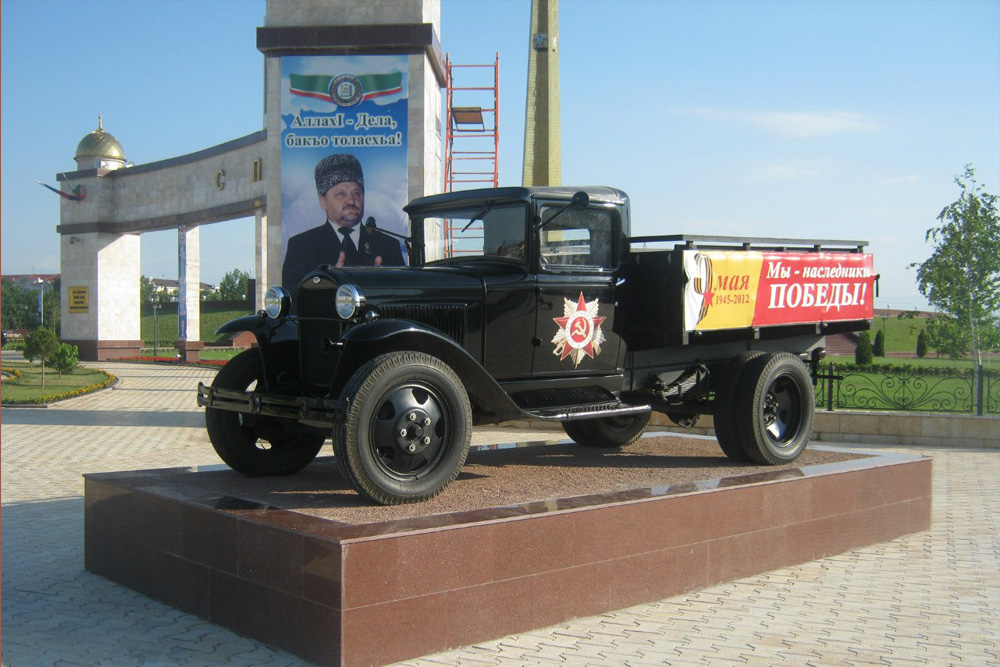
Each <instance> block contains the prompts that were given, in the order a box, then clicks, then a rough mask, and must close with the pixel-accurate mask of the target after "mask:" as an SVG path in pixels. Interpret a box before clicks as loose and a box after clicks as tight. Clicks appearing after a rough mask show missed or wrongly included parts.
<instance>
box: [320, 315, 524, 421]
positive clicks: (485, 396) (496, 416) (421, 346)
mask: <svg viewBox="0 0 1000 667" xmlns="http://www.w3.org/2000/svg"><path fill="white" fill-rule="evenodd" d="M340 342H341V343H342V344H343V349H342V351H341V355H340V361H339V363H338V364H337V370H336V373H335V374H334V378H333V387H332V388H333V389H334V390H335V392H337V393H339V391H340V389H341V388H342V387H343V386H344V385H345V384H347V382H348V380H350V379H351V376H353V375H354V373H355V372H357V370H358V369H359V368H360V367H361V366H362V365H364V364H365V363H366V362H367V361H368V360H369V359H373V358H374V357H377V356H378V355H380V354H386V353H388V352H404V351H413V352H423V353H425V354H429V355H431V356H433V357H437V358H438V359H440V360H441V361H443V362H445V363H446V364H448V366H449V367H451V369H452V370H453V371H455V373H456V375H458V377H459V378H460V379H461V380H462V383H463V384H464V385H465V389H466V392H467V393H468V394H469V400H470V401H471V402H472V405H473V407H474V408H475V412H476V413H477V414H476V416H477V420H476V423H483V422H489V421H506V420H508V419H516V418H518V417H520V416H523V415H522V412H521V410H520V409H519V408H518V407H517V406H516V405H515V404H514V402H513V401H512V400H511V399H510V397H509V396H508V395H507V392H505V391H504V390H503V388H502V387H501V386H500V385H499V384H497V382H496V380H494V379H493V376H492V375H490V374H489V372H487V370H486V369H485V368H483V366H482V365H481V364H480V363H479V362H478V361H476V359H475V358H473V357H472V355H470V354H469V353H468V351H466V350H465V348H463V347H462V346H461V345H459V344H458V343H456V342H455V341H454V340H452V339H451V338H449V337H447V336H445V335H444V334H442V333H441V332H440V331H437V330H436V329H431V328H429V327H425V326H423V325H421V324H418V323H415V322H410V321H407V320H395V319H388V320H375V321H373V322H367V323H365V324H360V325H358V326H355V327H353V328H351V329H349V330H348V331H347V332H346V333H345V334H344V336H343V337H342V338H341V340H340Z"/></svg>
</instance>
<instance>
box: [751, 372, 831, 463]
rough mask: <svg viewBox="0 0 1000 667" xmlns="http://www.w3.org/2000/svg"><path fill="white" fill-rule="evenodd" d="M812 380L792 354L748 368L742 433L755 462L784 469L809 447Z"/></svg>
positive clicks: (811, 423) (811, 414) (812, 402)
mask: <svg viewBox="0 0 1000 667" xmlns="http://www.w3.org/2000/svg"><path fill="white" fill-rule="evenodd" d="M814 401H815V399H814V397H813V385H812V379H811V378H810V377H809V371H808V370H806V367H805V364H803V363H802V361H800V360H799V358H798V357H796V356H795V355H792V354H787V353H779V354H767V355H764V356H763V357H760V358H758V359H755V360H753V361H752V362H750V363H749V364H748V365H747V368H746V370H745V371H744V374H743V377H742V379H741V381H740V396H739V398H738V401H737V410H736V428H737V432H738V434H739V438H740V441H741V442H742V444H743V448H744V450H745V451H746V453H747V455H748V456H749V457H750V459H751V460H752V461H753V462H755V463H759V464H762V465H781V464H782V463H790V462H792V461H794V460H795V459H797V458H798V457H799V455H800V454H801V453H802V452H803V451H804V450H805V448H806V445H807V444H808V443H809V436H810V434H811V432H812V425H813V412H814V410H815V406H814Z"/></svg>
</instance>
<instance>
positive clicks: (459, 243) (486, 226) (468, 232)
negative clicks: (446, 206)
mask: <svg viewBox="0 0 1000 667" xmlns="http://www.w3.org/2000/svg"><path fill="white" fill-rule="evenodd" d="M423 225H424V252H425V258H426V259H425V261H427V262H436V261H442V260H449V259H474V258H484V257H485V258H490V259H496V258H502V259H505V260H509V261H516V262H521V263H525V262H527V259H526V254H525V249H524V240H525V234H526V229H527V207H526V206H525V205H524V204H522V203H517V204H496V205H493V206H489V205H483V204H480V205H478V206H474V207H470V208H468V209H461V210H455V211H448V212H447V213H442V214H440V215H428V216H425V217H424V218H423Z"/></svg>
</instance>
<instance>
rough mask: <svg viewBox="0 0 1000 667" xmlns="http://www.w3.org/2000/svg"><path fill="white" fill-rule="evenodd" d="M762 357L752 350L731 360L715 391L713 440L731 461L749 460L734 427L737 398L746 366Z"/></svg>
mask: <svg viewBox="0 0 1000 667" xmlns="http://www.w3.org/2000/svg"><path fill="white" fill-rule="evenodd" d="M763 355H764V353H763V352H760V351H758V350H753V351H750V352H744V353H742V354H740V355H739V356H737V357H735V358H733V359H732V361H730V362H729V365H728V366H726V367H725V368H724V370H723V371H722V377H721V381H720V382H719V383H718V386H717V387H716V389H715V404H714V408H715V409H714V411H713V413H712V421H713V422H714V423H715V439H716V440H718V441H719V448H720V449H722V453H723V454H725V455H726V457H728V458H729V459H730V460H731V461H737V462H739V463H745V462H746V461H749V460H750V455H749V454H748V453H747V452H746V450H745V449H744V448H743V443H742V442H741V441H740V435H739V433H738V431H737V427H736V412H737V398H738V396H739V388H740V382H741V380H742V378H743V374H744V371H745V370H746V368H747V364H749V363H750V362H751V361H753V360H754V359H757V358H759V357H761V356H763Z"/></svg>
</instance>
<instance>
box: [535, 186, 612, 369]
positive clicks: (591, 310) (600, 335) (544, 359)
mask: <svg viewBox="0 0 1000 667" xmlns="http://www.w3.org/2000/svg"><path fill="white" fill-rule="evenodd" d="M565 206H566V205H565V203H564V202H561V203H553V204H551V205H547V204H544V203H543V204H541V205H540V207H539V215H540V217H541V224H540V227H539V228H538V229H537V231H536V242H537V243H538V248H539V254H538V263H539V266H538V287H537V293H538V316H537V319H536V324H535V340H536V344H537V347H536V348H535V352H534V360H533V363H532V375H533V376H534V377H535V378H540V377H541V378H544V377H546V376H551V377H553V378H554V377H567V376H569V377H576V376H579V377H584V376H594V375H610V374H615V373H618V372H619V370H618V369H619V365H620V357H621V356H622V354H621V353H623V352H624V350H623V348H622V341H621V338H620V336H619V330H620V326H619V323H617V322H616V321H615V311H616V307H615V303H616V301H617V298H618V295H617V294H616V290H617V289H618V287H617V286H616V284H615V282H616V274H617V268H618V263H619V258H620V256H621V254H620V252H619V249H618V247H617V245H618V243H620V240H619V238H618V237H619V234H618V233H616V230H618V229H620V228H621V219H620V212H619V210H618V208H617V207H615V206H599V205H591V206H590V207H589V208H586V209H568V210H563V209H565ZM560 210H563V212H562V213H560V214H559V215H558V217H554V216H555V215H556V213H558V212H559V211H560ZM549 220H551V223H550V222H548V221H549Z"/></svg>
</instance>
